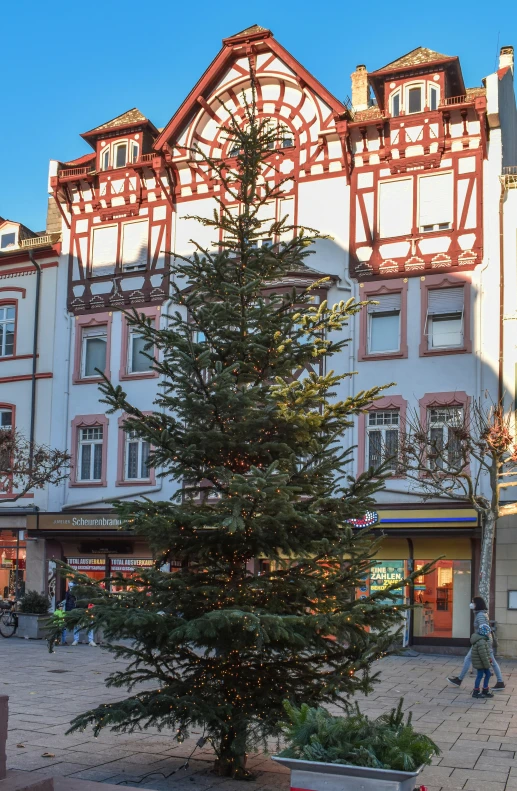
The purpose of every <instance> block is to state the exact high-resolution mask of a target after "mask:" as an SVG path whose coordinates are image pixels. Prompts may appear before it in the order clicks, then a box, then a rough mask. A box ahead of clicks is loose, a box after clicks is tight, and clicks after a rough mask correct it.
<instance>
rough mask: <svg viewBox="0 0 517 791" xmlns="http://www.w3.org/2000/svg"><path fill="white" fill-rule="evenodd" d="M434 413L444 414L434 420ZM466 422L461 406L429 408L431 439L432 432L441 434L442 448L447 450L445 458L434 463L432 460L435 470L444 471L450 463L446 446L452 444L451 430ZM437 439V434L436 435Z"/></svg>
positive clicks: (431, 438) (437, 415) (450, 405)
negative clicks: (447, 415)
mask: <svg viewBox="0 0 517 791" xmlns="http://www.w3.org/2000/svg"><path fill="white" fill-rule="evenodd" d="M433 412H435V413H442V415H440V414H436V415H435V416H434V418H433ZM446 413H449V415H450V417H449V418H447V417H446ZM463 420H464V408H463V406H462V405H460V404H447V405H444V406H428V407H427V429H428V432H429V439H430V441H433V434H432V432H438V431H439V432H441V435H442V439H441V448H445V449H446V450H445V452H444V454H443V458H441V459H439V460H435V461H434V462H433V460H432V459H430V460H429V461H430V464H431V466H432V467H434V469H436V468H440V469H444V465H445V464H448V463H449V449H447V448H446V446H447V445H448V444H449V442H450V439H451V438H450V434H449V430H450V428H451V427H452V426H454V425H456V426H461V425H462V423H463ZM435 437H436V433H435Z"/></svg>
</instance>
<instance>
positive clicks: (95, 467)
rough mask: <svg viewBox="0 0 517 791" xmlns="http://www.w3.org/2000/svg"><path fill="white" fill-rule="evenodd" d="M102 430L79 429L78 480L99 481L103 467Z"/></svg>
mask: <svg viewBox="0 0 517 791" xmlns="http://www.w3.org/2000/svg"><path fill="white" fill-rule="evenodd" d="M103 441H104V429H103V427H102V426H91V427H90V426H89V427H87V428H80V429H79V443H78V449H79V454H78V471H79V475H78V480H79V481H92V482H93V481H101V480H102V472H103V470H102V466H103Z"/></svg>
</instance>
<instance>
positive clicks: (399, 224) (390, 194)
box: [379, 178, 413, 239]
mask: <svg viewBox="0 0 517 791" xmlns="http://www.w3.org/2000/svg"><path fill="white" fill-rule="evenodd" d="M412 227H413V179H411V178H409V179H396V180H394V181H381V182H380V184H379V234H380V236H381V238H383V239H387V238H390V237H393V236H407V235H409V234H410V233H411V230H412Z"/></svg>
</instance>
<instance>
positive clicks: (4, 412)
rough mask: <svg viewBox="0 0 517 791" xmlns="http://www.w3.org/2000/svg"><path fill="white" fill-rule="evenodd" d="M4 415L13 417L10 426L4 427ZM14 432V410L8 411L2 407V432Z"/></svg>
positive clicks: (0, 429)
mask: <svg viewBox="0 0 517 791" xmlns="http://www.w3.org/2000/svg"><path fill="white" fill-rule="evenodd" d="M4 415H11V422H10V423H9V425H7V424H6V425H3V416H4ZM12 430H13V410H12V409H11V408H9V409H6V408H5V407H2V408H1V409H0V431H12Z"/></svg>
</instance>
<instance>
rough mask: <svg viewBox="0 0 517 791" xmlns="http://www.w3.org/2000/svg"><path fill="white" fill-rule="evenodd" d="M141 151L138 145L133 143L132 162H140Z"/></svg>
mask: <svg viewBox="0 0 517 791" xmlns="http://www.w3.org/2000/svg"><path fill="white" fill-rule="evenodd" d="M139 150H140V149H139V146H138V143H131V162H138V154H139Z"/></svg>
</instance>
